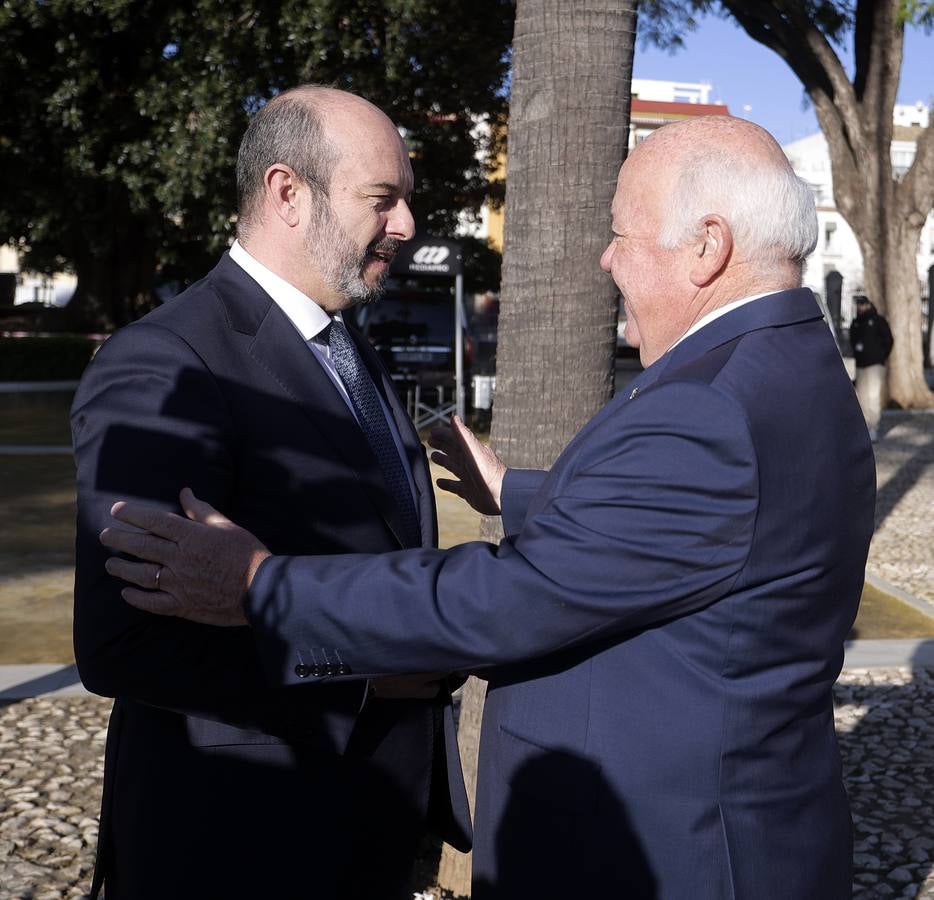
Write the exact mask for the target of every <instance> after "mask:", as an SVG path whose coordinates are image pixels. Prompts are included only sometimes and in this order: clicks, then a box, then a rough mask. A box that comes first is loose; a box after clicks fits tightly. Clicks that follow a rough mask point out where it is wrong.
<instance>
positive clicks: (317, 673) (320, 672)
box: [311, 663, 324, 678]
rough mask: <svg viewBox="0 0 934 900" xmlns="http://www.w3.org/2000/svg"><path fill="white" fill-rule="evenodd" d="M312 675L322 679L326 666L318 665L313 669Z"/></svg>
mask: <svg viewBox="0 0 934 900" xmlns="http://www.w3.org/2000/svg"><path fill="white" fill-rule="evenodd" d="M311 674H312V675H314V676H315V678H320V677H321V676H322V675H323V674H324V666H319V665H318V664H317V663H316V664H315V665H313V666H312V667H311Z"/></svg>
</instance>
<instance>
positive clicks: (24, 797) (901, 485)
mask: <svg viewBox="0 0 934 900" xmlns="http://www.w3.org/2000/svg"><path fill="white" fill-rule="evenodd" d="M883 427H884V430H885V437H884V439H883V440H882V441H881V442H880V443H879V444H878V445H877V447H876V450H877V464H878V471H879V488H880V490H879V509H878V513H877V527H878V532H877V535H876V538H875V539H874V541H873V547H872V551H871V553H870V564H869V569H870V571H872V572H874V573H876V574H878V575H881V576H882V577H883V578H885V579H886V580H887V581H889V582H891V583H892V584H894V585H896V586H897V587H899V588H901V589H902V590H904V591H906V592H909V593H911V594H913V595H914V596H915V597H916V598H919V599H920V600H921V601H923V602H926V603H930V604H931V608H932V614H934V584H932V580H934V576H932V561H934V560H932V548H934V520H932V516H931V510H932V509H934V415H929V414H908V413H886V416H885V419H884V425H883ZM474 525H475V520H474V519H462V520H461V523H460V525H459V527H458V529H457V530H463V531H465V532H466V533H465V534H464V535H463V536H462V537H461V539H470V538H472V537H473V534H475V532H473V533H470V532H469V529H470V528H473V527H474ZM449 534H450V532H449ZM835 701H836V721H837V729H838V735H839V741H840V747H841V753H842V756H843V764H844V774H845V778H846V782H847V787H848V790H849V793H850V799H851V803H852V807H853V818H854V825H855V840H856V844H855V852H854V864H855V878H854V897H855V898H857V900H871V898H872V900H874V898H887V897H893V898H921V900H934V674H932V672H930V671H927V670H925V669H922V668H920V667H913V666H912V665H911V663H910V661H906V664H905V665H901V666H893V667H891V668H885V669H849V670H847V671H845V672H844V673H843V675H842V676H841V678H840V681H839V683H838V685H837V688H836V691H835ZM109 708H110V703H109V701H107V700H103V699H100V698H96V697H90V696H83V697H82V696H56V695H50V696H43V697H38V698H32V699H27V700H22V701H18V702H15V703H10V704H8V705H6V706H5V707H2V708H0V900H27V898H28V900H53V898H67V900H71V898H79V897H82V896H83V895H84V891H86V890H87V888H88V885H89V882H90V874H91V870H92V865H93V853H94V847H95V844H96V837H97V812H98V807H99V803H100V780H101V775H102V754H103V748H104V737H105V733H106V723H107V715H108V713H109ZM419 887H420V889H422V890H425V889H427V888H429V887H431V886H430V885H424V886H419ZM790 900H793V898H790Z"/></svg>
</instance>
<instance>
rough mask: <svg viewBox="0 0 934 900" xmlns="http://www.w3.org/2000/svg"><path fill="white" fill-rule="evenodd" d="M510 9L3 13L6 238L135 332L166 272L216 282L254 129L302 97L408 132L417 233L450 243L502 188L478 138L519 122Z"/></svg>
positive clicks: (436, 6) (228, 3) (9, 0)
mask: <svg viewBox="0 0 934 900" xmlns="http://www.w3.org/2000/svg"><path fill="white" fill-rule="evenodd" d="M513 7H514V4H513V3H512V2H511V0H474V2H472V3H471V4H470V5H469V6H462V5H461V4H442V3H439V2H432V0H345V2H340V3H337V2H333V0H301V2H300V0H267V2H262V3H259V2H256V0H187V2H184V3H181V2H172V0H44V2H36V0H2V2H0V84H3V86H4V101H3V104H2V108H0V192H2V196H3V203H2V204H0V241H9V242H12V243H13V244H15V245H16V246H17V247H18V248H19V249H20V250H22V251H23V252H24V253H25V259H24V265H25V266H26V267H28V268H31V269H34V270H38V271H44V272H51V271H55V270H60V269H61V268H63V267H64V266H70V267H72V268H73V269H75V270H76V271H77V273H78V276H79V294H80V295H81V296H82V297H83V295H84V293H86V292H88V291H91V292H95V294H96V296H97V298H98V301H97V302H98V307H100V316H99V317H98V318H99V319H101V320H103V321H105V322H107V323H108V324H120V323H121V321H125V320H126V319H128V318H131V317H132V315H133V314H134V313H135V312H137V311H138V310H139V308H140V306H139V303H140V300H139V298H140V297H145V296H146V295H148V292H149V289H150V287H151V282H152V277H153V273H154V271H155V270H156V268H157V267H160V268H164V269H166V270H167V271H169V272H171V273H172V275H173V276H174V277H179V276H181V277H191V276H193V275H195V274H198V275H200V274H203V266H204V263H205V260H207V259H211V258H213V257H215V256H216V255H217V253H218V252H219V250H220V249H221V248H223V247H224V246H226V244H227V243H228V242H229V240H230V237H231V217H232V214H233V213H234V211H235V204H236V195H235V182H234V166H235V160H236V151H237V146H238V144H239V140H240V136H241V135H242V133H243V130H244V129H245V127H246V125H247V122H248V120H249V113H250V112H251V111H254V110H255V109H257V108H258V107H259V106H260V105H262V103H263V102H264V101H265V100H266V99H268V98H269V97H271V96H274V95H275V94H276V93H277V92H279V91H281V90H282V89H284V88H286V87H289V86H292V85H294V84H298V83H301V82H305V81H316V82H324V83H335V84H337V85H338V86H340V87H345V88H348V89H350V90H354V91H356V92H357V93H360V94H362V95H363V96H366V97H367V98H368V99H370V100H372V101H373V102H374V103H376V104H377V105H378V106H381V107H382V108H383V109H385V110H386V111H387V113H388V114H389V115H390V116H391V117H392V118H393V119H394V120H395V121H396V122H398V123H399V124H400V125H402V126H403V127H404V128H405V129H406V135H407V141H408V143H409V146H410V149H411V152H412V154H413V163H414V168H415V173H416V198H415V203H414V207H415V209H414V211H415V214H416V217H417V219H418V222H419V226H420V228H423V229H425V230H430V231H432V232H435V233H441V234H444V233H450V232H451V231H452V229H453V227H454V225H455V223H456V221H457V217H458V214H459V213H460V212H461V211H462V210H467V211H471V210H476V209H478V208H479V206H480V204H481V203H482V201H483V199H484V196H485V193H486V191H487V190H488V183H487V177H486V176H487V171H486V164H485V163H484V162H483V161H478V160H477V158H476V156H477V150H478V145H477V140H476V139H475V138H474V137H473V136H472V135H471V129H472V127H473V122H474V120H473V117H474V116H479V117H488V118H489V119H491V120H492V121H497V120H501V119H502V118H503V117H504V116H505V104H506V101H505V98H504V95H503V93H504V92H503V84H504V79H505V76H506V71H507V65H508V61H507V57H506V51H507V48H508V46H509V42H510V40H511V36H512V22H513V16H514V8H513ZM481 149H482V148H481ZM121 304H122V305H121ZM108 319H109V321H108Z"/></svg>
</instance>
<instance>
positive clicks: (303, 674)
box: [295, 663, 311, 678]
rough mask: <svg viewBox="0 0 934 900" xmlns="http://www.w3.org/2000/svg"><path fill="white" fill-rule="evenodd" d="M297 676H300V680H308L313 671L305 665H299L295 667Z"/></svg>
mask: <svg viewBox="0 0 934 900" xmlns="http://www.w3.org/2000/svg"><path fill="white" fill-rule="evenodd" d="M295 674H296V675H298V677H299V678H307V677H308V676H309V675H310V674H311V669H309V668H308V666H306V665H305V664H304V663H299V664H298V665H297V666H296V667H295Z"/></svg>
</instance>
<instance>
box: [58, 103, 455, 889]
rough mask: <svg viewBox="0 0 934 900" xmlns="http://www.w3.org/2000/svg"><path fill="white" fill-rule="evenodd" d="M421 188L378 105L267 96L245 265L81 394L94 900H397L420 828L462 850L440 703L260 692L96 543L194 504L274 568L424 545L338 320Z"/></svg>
mask: <svg viewBox="0 0 934 900" xmlns="http://www.w3.org/2000/svg"><path fill="white" fill-rule="evenodd" d="M412 183H413V178H412V170H411V166H410V164H409V159H408V154H407V152H406V150H405V147H404V145H403V143H402V140H401V139H400V137H399V134H398V132H397V130H396V129H395V127H394V126H393V124H392V123H391V122H390V120H389V119H388V118H386V116H385V115H384V114H383V113H382V112H380V111H379V110H378V109H377V108H376V107H374V106H372V105H371V104H370V103H368V102H367V101H365V100H363V99H362V98H360V97H356V96H353V95H350V94H347V93H344V92H342V91H338V90H335V89H333V88H326V87H320V86H310V85H309V86H303V87H300V88H296V89H294V90H291V91H288V92H286V93H283V94H281V95H279V96H277V97H276V98H275V99H273V100H272V101H270V102H269V103H268V104H266V106H265V107H263V109H262V110H261V111H260V112H259V113H258V114H257V115H256V116H255V118H254V119H253V121H252V123H251V124H250V127H249V129H248V130H247V132H246V135H245V136H244V138H243V142H242V145H241V147H240V154H239V160H238V165H237V189H238V203H239V221H238V226H237V230H238V240H237V241H236V242H235V243H234V244H233V246H232V247H231V249H230V251H229V253H225V254H224V256H223V258H222V259H221V261H220V262H219V263H218V265H217V267H216V268H215V269H214V270H213V271H212V272H210V273H209V274H208V275H207V277H206V278H204V279H203V280H202V281H200V282H198V283H197V284H195V285H193V286H192V287H191V288H189V289H188V290H187V291H185V292H184V293H183V294H182V295H181V296H179V297H178V298H176V299H175V300H174V301H172V302H170V303H168V304H166V305H165V306H163V307H162V308H161V309H158V310H156V311H155V312H153V313H151V314H150V315H148V316H146V317H145V318H144V319H141V320H140V321H139V322H136V323H134V324H132V325H130V326H129V327H127V328H125V329H123V330H122V331H120V332H118V333H117V334H115V335H114V336H113V337H112V338H111V339H110V340H109V341H108V342H107V344H106V345H105V346H104V347H103V348H102V349H101V351H100V353H98V354H97V357H96V358H95V360H94V361H93V363H92V364H91V365H90V366H89V367H88V370H87V372H86V374H85V376H84V379H83V380H82V383H81V386H80V388H79V389H78V393H77V396H76V398H75V403H74V408H73V410H72V429H73V436H74V445H75V456H76V460H77V466H78V536H77V571H76V579H75V651H76V658H77V662H78V667H79V671H80V673H81V677H82V680H83V681H84V683H85V685H86V686H87V687H88V688H89V690H91V691H93V692H95V693H98V694H103V695H105V696H108V697H114V698H116V700H115V703H114V709H113V714H112V716H111V721H110V728H109V733H108V740H107V755H106V762H105V773H104V799H103V804H102V810H101V829H100V839H99V846H98V858H97V867H96V870H95V876H94V883H93V885H92V891H91V893H92V896H97V894H98V892H99V891H100V888H101V885H102V884H105V890H106V897H107V900H121V898H133V900H141V898H149V897H153V898H156V897H158V898H160V900H161V898H166V897H172V898H174V900H180V898H189V897H190V898H209V897H224V898H225V900H230V898H241V897H242V898H257V897H283V898H284V897H296V896H314V897H315V898H316V900H321V898H336V897H338V896H340V897H347V898H364V897H367V898H369V897H374V898H375V897H379V898H391V897H401V896H403V895H404V893H405V890H406V887H407V881H408V878H409V871H410V868H411V864H412V860H413V858H414V855H415V850H416V847H417V844H418V841H419V839H420V837H421V835H422V834H423V833H424V830H425V827H426V825H427V824H432V825H433V826H434V830H435V831H436V832H437V833H438V834H439V835H440V836H442V837H444V838H445V839H447V840H448V841H450V842H451V843H453V844H454V845H455V846H459V847H461V848H462V849H466V848H468V847H469V842H470V825H469V817H468V814H467V806H466V797H465V795H464V790H463V783H462V780H461V773H460V766H459V760H458V757H457V748H456V741H455V739H454V731H453V721H452V717H451V706H450V691H449V689H448V686H447V684H446V682H445V681H443V680H438V677H437V676H431V675H425V676H416V677H406V678H402V679H384V680H382V681H379V680H377V681H371V682H369V683H367V682H366V681H359V682H358V681H354V680H353V679H350V680H348V679H346V678H337V679H336V680H335V676H345V675H348V674H352V673H350V672H349V667H347V666H346V665H345V664H344V663H343V662H342V660H341V659H339V658H334V656H333V655H332V654H329V653H328V652H327V651H322V652H321V653H315V652H314V651H311V652H309V653H308V654H307V658H306V655H304V654H303V655H302V658H300V659H299V658H296V659H295V660H293V661H292V664H293V666H294V668H295V671H296V673H298V674H299V676H300V677H302V678H304V679H307V680H308V681H311V682H315V684H314V685H313V686H311V689H310V690H295V689H293V688H282V687H277V686H271V684H270V683H269V682H268V681H267V680H266V678H265V677H264V673H263V671H262V669H261V662H260V658H259V655H258V653H257V650H256V648H255V646H254V643H253V641H252V638H251V635H250V633H249V629H247V628H233V629H219V628H210V627H207V626H205V625H203V624H196V623H191V622H187V621H183V620H181V619H175V620H169V619H165V618H163V617H160V616H155V615H151V614H148V613H145V612H140V611H138V610H136V609H134V608H132V607H130V606H129V605H127V604H125V603H123V602H122V601H121V600H120V588H121V586H122V584H121V582H120V581H118V580H117V579H115V578H112V577H111V576H109V575H107V573H106V572H105V570H104V561H105V559H106V556H107V553H106V551H105V550H104V548H102V547H101V546H100V544H99V542H98V534H99V533H100V531H101V529H102V528H104V527H105V526H106V525H107V524H108V523H109V521H110V515H109V514H110V507H111V505H112V504H113V502H114V500H116V499H117V498H118V497H125V496H133V497H136V498H141V499H145V500H146V501H147V502H148V503H150V504H154V505H159V506H161V507H163V508H165V509H175V508H177V496H178V490H179V488H180V487H181V486H182V485H184V484H192V486H193V487H194V488H195V489H196V490H197V492H198V494H199V495H200V496H202V497H205V498H207V499H208V500H210V502H211V503H212V504H214V505H215V506H216V507H218V508H219V509H221V510H223V511H224V512H225V513H226V514H227V515H228V516H230V517H231V518H233V519H236V520H237V521H239V522H243V523H244V524H246V525H247V527H249V528H250V529H251V530H252V531H253V532H254V533H256V534H258V535H260V536H261V537H262V539H263V541H264V542H265V543H266V545H267V546H269V547H272V548H274V549H275V551H276V552H278V553H282V554H290V553H299V552H301V553H308V552H315V553H322V554H334V553H346V552H369V553H380V552H387V551H393V550H398V549H402V548H409V547H422V546H433V545H434V544H435V542H436V539H437V524H436V518H435V509H434V502H433V496H432V490H431V484H430V480H429V476H428V470H427V465H426V460H425V456H424V452H423V450H422V447H421V444H420V442H419V440H418V436H417V434H416V432H415V430H414V428H413V426H412V423H411V422H410V421H409V419H408V418H407V416H406V414H405V411H404V410H403V409H402V408H401V407H400V405H399V403H398V401H397V399H396V398H395V396H394V394H393V391H392V386H391V381H390V379H389V377H388V375H387V373H386V372H385V371H384V369H383V368H382V367H381V364H380V362H379V360H378V359H377V357H376V355H375V354H374V353H373V352H372V351H371V350H370V348H369V347H368V346H367V345H366V342H365V341H361V340H360V338H359V336H358V335H357V334H356V332H354V330H353V329H352V328H347V327H345V324H344V322H343V320H342V312H343V311H344V310H346V309H347V308H348V307H350V306H352V305H353V304H354V303H359V302H369V301H372V300H375V299H376V298H377V297H378V296H379V293H380V290H381V285H382V282H383V279H384V278H385V276H386V273H387V271H388V268H389V265H390V262H391V261H392V257H393V255H394V254H395V252H396V250H397V248H398V246H399V244H400V243H401V242H402V241H405V240H408V239H409V238H410V237H411V236H412V233H413V231H414V222H413V219H412V214H411V212H410V210H409V207H408V199H409V196H410V194H411V191H412ZM429 820H430V823H429Z"/></svg>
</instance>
